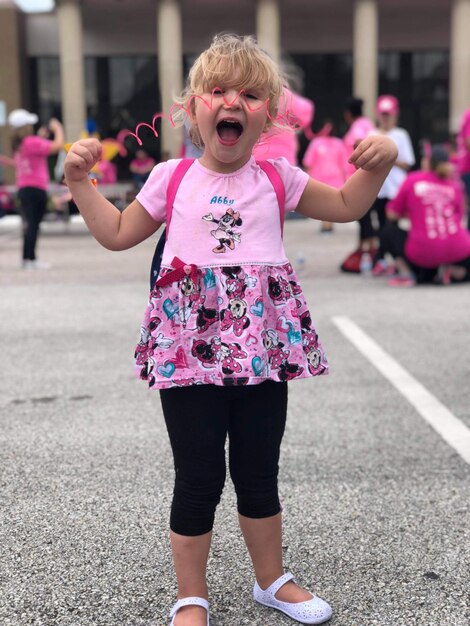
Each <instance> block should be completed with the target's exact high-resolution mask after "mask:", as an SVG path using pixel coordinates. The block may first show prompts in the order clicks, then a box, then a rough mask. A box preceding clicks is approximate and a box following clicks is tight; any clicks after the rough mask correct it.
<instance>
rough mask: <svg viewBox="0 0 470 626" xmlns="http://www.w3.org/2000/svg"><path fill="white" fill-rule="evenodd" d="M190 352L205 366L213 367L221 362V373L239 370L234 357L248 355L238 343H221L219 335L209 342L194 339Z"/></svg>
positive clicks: (239, 357) (231, 372)
mask: <svg viewBox="0 0 470 626" xmlns="http://www.w3.org/2000/svg"><path fill="white" fill-rule="evenodd" d="M191 354H192V355H193V356H195V357H196V358H197V359H198V361H200V362H201V363H202V366H203V367H205V368H211V367H215V365H216V363H221V365H222V371H223V373H224V374H228V375H230V374H234V373H235V372H237V373H239V372H241V371H242V369H243V368H242V366H241V364H240V363H238V361H236V359H244V358H246V357H247V356H248V354H247V353H246V352H245V351H244V350H243V349H242V347H241V345H240V344H239V343H223V342H222V341H221V340H220V337H213V338H212V339H211V341H210V343H207V342H206V341H204V340H203V339H197V340H195V341H194V342H193V347H192V349H191Z"/></svg>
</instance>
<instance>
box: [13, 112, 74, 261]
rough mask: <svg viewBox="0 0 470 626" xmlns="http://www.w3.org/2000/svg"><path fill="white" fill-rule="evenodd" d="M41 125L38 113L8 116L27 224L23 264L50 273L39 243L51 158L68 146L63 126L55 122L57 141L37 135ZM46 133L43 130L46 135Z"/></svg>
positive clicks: (51, 123)
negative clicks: (38, 250)
mask: <svg viewBox="0 0 470 626" xmlns="http://www.w3.org/2000/svg"><path fill="white" fill-rule="evenodd" d="M37 121H38V116H37V115H36V114H35V113H30V112H29V111H26V110H25V109H15V110H14V111H11V113H10V114H9V116H8V123H9V125H10V126H11V127H12V128H13V129H14V133H13V137H12V152H13V159H14V161H15V167H16V186H17V188H18V200H19V203H20V214H21V218H22V220H23V260H22V267H23V268H24V269H47V268H48V267H49V265H48V264H47V263H43V262H41V261H38V260H37V259H36V243H37V239H38V234H39V225H40V223H41V221H42V218H43V217H44V213H45V212H46V205H47V187H48V185H49V169H48V160H47V159H48V157H49V156H50V155H51V154H57V153H58V152H59V150H60V149H61V148H62V146H63V143H64V132H63V129H62V124H61V123H60V122H59V121H58V120H56V119H51V120H50V121H49V123H48V130H50V131H51V132H52V133H53V139H52V140H50V139H46V138H44V137H41V136H39V135H35V134H34V128H33V125H34V124H36V123H37ZM43 130H44V129H40V132H41V134H43V132H42V131H43Z"/></svg>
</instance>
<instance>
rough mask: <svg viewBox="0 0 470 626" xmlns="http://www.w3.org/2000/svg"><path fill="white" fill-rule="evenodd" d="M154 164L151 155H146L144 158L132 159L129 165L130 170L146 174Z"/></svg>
mask: <svg viewBox="0 0 470 626" xmlns="http://www.w3.org/2000/svg"><path fill="white" fill-rule="evenodd" d="M154 166H155V159H152V157H146V158H145V159H133V160H132V161H131V162H130V165H129V167H130V170H131V172H135V173H136V174H146V173H147V172H150V170H151V169H152V168H153V167H154Z"/></svg>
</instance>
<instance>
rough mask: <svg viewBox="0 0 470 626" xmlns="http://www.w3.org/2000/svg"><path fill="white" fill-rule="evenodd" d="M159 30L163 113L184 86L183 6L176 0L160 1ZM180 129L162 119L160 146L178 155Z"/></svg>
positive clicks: (167, 110)
mask: <svg viewBox="0 0 470 626" xmlns="http://www.w3.org/2000/svg"><path fill="white" fill-rule="evenodd" d="M157 33H158V51H157V54H158V76H159V82H160V96H161V103H162V112H163V113H166V114H169V113H170V109H171V107H172V105H173V103H174V99H173V98H174V96H179V95H180V93H181V91H182V88H183V45H182V25H181V8H180V6H179V3H178V1H177V0H160V2H159V5H158V12H157ZM182 137H183V135H182V131H181V129H176V128H173V126H172V125H171V124H170V123H169V122H167V121H165V120H164V119H163V120H162V125H161V135H160V140H161V149H162V151H167V152H169V153H170V156H171V157H172V158H175V157H176V156H178V152H179V150H180V147H181V142H182Z"/></svg>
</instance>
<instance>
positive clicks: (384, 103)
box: [375, 96, 400, 115]
mask: <svg viewBox="0 0 470 626" xmlns="http://www.w3.org/2000/svg"><path fill="white" fill-rule="evenodd" d="M375 110H376V112H377V115H380V114H383V113H386V114H388V115H396V114H397V113H398V112H399V110H400V105H399V103H398V100H397V98H395V96H379V98H378V99H377V106H376V107H375Z"/></svg>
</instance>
